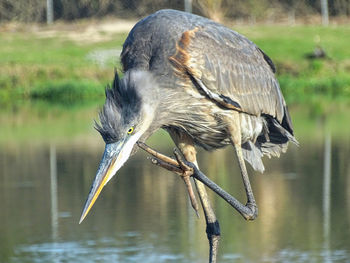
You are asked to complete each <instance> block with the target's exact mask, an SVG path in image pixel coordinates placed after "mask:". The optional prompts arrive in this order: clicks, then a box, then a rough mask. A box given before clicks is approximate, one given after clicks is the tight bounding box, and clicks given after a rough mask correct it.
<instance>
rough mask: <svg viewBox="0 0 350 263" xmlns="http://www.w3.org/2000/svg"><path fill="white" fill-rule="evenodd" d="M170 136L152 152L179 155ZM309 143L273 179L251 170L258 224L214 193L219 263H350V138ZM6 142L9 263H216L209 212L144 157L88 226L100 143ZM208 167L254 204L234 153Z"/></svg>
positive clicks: (2, 189)
mask: <svg viewBox="0 0 350 263" xmlns="http://www.w3.org/2000/svg"><path fill="white" fill-rule="evenodd" d="M75 125H77V124H75ZM10 128H11V127H10ZM10 128H9V127H7V128H6V129H7V130H8V131H9V130H11V129H10ZM49 128H50V127H47V129H48V130H49ZM41 132H43V131H41ZM67 136H68V135H67ZM159 136H160V137H161V140H160V141H161V143H160V144H161V145H159V143H158V144H157V141H159V140H158V139H153V140H151V142H150V144H152V145H153V146H155V147H156V148H159V149H161V150H162V151H163V152H166V153H168V154H170V153H171V151H172V147H173V146H172V144H171V143H170V139H168V138H167V137H166V136H165V135H159ZM298 139H299V141H300V143H301V146H300V147H299V148H298V147H296V146H291V147H289V150H288V152H287V153H286V154H284V155H282V156H281V158H279V159H277V158H273V159H268V158H265V159H264V163H265V166H266V172H265V174H263V175H261V174H259V173H254V172H253V171H252V170H251V169H250V168H249V173H250V175H251V182H252V187H253V190H254V193H255V197H256V200H257V203H258V206H259V217H258V218H257V220H256V221H253V222H246V221H245V220H243V219H242V217H241V216H240V215H239V214H238V213H237V212H236V211H234V210H233V209H232V208H231V207H230V206H229V205H228V204H227V203H225V202H224V201H223V200H222V199H220V198H219V197H217V196H215V195H214V194H213V193H210V198H211V200H212V201H213V205H214V207H215V211H216V214H217V217H218V220H219V222H220V225H221V231H222V238H221V244H220V249H219V262H350V162H349V160H350V143H349V142H350V135H345V136H341V137H339V136H335V135H332V134H329V133H325V132H319V133H318V136H315V138H313V136H308V137H305V138H304V137H303V136H302V137H298ZM2 141H3V142H2V143H1V146H0V200H1V202H0V211H1V212H0V262H6V263H7V262H8V263H17V262H28V263H29V262H33V263H37V262H206V261H207V257H208V256H207V252H208V242H207V238H206V234H205V223H204V216H203V214H202V213H201V214H200V218H199V219H198V218H197V217H196V215H195V213H194V212H193V210H192V208H191V206H190V204H189V201H188V198H187V193H186V191H185V187H184V184H183V182H182V180H181V179H180V178H179V177H178V176H176V175H174V174H172V173H170V172H168V171H165V170H162V169H161V168H158V167H155V166H152V164H150V163H149V161H148V160H147V159H146V155H145V154H144V153H142V152H138V153H137V154H136V155H135V156H133V157H132V158H131V159H130V160H129V162H128V163H127V164H126V165H125V166H124V167H123V168H122V169H121V170H120V172H119V173H118V175H117V176H116V177H115V178H114V179H113V180H111V181H110V183H109V184H108V185H107V186H106V187H105V188H104V190H103V192H102V194H101V196H100V197H99V199H98V200H97V202H96V204H95V205H94V207H93V209H92V210H91V212H90V214H89V215H88V217H87V218H86V219H85V221H84V222H83V223H82V224H81V225H79V224H78V221H79V218H80V214H81V211H82V208H83V205H84V202H85V199H86V197H87V195H88V191H89V188H90V185H91V183H92V180H93V177H94V175H95V172H96V169H97V166H98V163H99V161H100V157H101V155H102V152H103V142H102V140H101V139H100V138H99V135H98V134H97V133H95V132H91V130H89V131H88V132H87V134H78V135H75V136H69V139H67V140H64V139H63V140H62V139H61V140H50V138H47V137H45V139H43V140H42V141H41V140H40V139H35V140H28V139H27V140H20V141H16V140H10V141H8V142H4V141H5V140H4V138H3V139H2ZM198 159H199V164H200V167H201V169H202V171H203V172H205V173H206V174H207V175H208V176H209V177H210V178H211V179H212V180H214V181H215V182H216V183H218V184H219V185H221V186H222V187H223V188H224V189H225V190H227V191H228V192H230V193H232V194H233V195H234V196H236V197H237V198H239V199H240V200H242V201H243V202H244V201H245V196H244V192H243V186H242V181H241V178H240V175H239V172H238V167H237V164H236V160H235V157H234V153H233V151H232V149H225V150H219V151H216V152H212V153H207V152H203V151H200V152H199V156H198Z"/></svg>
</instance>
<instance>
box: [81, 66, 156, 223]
mask: <svg viewBox="0 0 350 263" xmlns="http://www.w3.org/2000/svg"><path fill="white" fill-rule="evenodd" d="M156 87H157V86H156V83H155V81H154V79H153V78H152V75H151V74H150V73H149V72H145V71H128V72H126V73H125V75H124V77H123V78H122V79H121V80H119V78H118V74H117V73H116V74H115V79H114V82H113V87H112V88H109V87H108V88H107V89H106V102H105V104H104V106H103V109H102V110H101V112H100V115H99V117H100V124H97V123H96V126H95V127H96V129H97V130H98V131H99V132H100V134H101V136H102V138H103V140H104V141H105V143H106V146H105V151H104V154H103V157H102V160H101V163H100V165H99V168H98V170H97V174H96V177H95V180H94V182H93V184H92V186H91V190H90V193H89V196H88V199H87V200H86V203H85V207H84V210H83V213H82V215H81V218H80V223H81V222H82V221H83V220H84V218H85V216H86V215H87V214H88V212H89V211H90V209H91V207H92V206H93V204H94V203H95V201H96V199H97V197H98V196H99V194H100V193H101V191H102V188H103V187H104V186H105V185H106V184H107V182H108V181H109V180H110V179H111V178H112V177H113V176H114V175H115V174H116V172H117V171H118V170H119V169H120V167H122V165H123V164H124V163H125V162H126V161H127V160H128V158H129V157H130V155H131V154H132V153H134V152H135V151H136V148H137V147H136V142H137V141H138V140H140V139H142V140H145V139H146V138H147V137H148V136H149V135H151V133H152V132H154V131H155V129H156V126H155V125H154V122H153V120H154V115H155V110H156V108H157V103H158V94H157V92H158V89H157V88H156Z"/></svg>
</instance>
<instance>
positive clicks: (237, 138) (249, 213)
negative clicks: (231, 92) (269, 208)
mask: <svg viewBox="0 0 350 263" xmlns="http://www.w3.org/2000/svg"><path fill="white" fill-rule="evenodd" d="M235 114H236V115H235V118H234V120H231V122H228V131H229V133H230V140H231V143H232V145H233V147H234V148H235V151H236V156H237V159H238V164H239V168H240V170H241V175H242V179H243V184H244V189H245V191H246V195H247V204H246V205H245V206H244V208H243V209H238V211H239V212H240V213H241V214H242V215H243V217H244V218H245V219H247V220H254V219H255V218H256V217H257V216H258V207H257V205H256V202H255V198H254V194H253V190H252V187H251V185H250V181H249V176H248V172H247V168H246V166H245V162H244V158H243V153H242V146H241V144H242V143H241V142H242V135H241V128H240V124H239V116H238V115H239V113H237V112H236V113H235ZM236 209H237V208H236Z"/></svg>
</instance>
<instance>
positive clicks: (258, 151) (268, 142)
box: [242, 117, 299, 173]
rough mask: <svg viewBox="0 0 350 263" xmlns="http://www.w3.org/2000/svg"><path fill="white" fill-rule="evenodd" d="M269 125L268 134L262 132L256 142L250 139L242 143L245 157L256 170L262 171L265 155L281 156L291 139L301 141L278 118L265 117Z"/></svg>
mask: <svg viewBox="0 0 350 263" xmlns="http://www.w3.org/2000/svg"><path fill="white" fill-rule="evenodd" d="M265 120H266V125H267V130H268V133H267V136H266V134H261V135H260V136H259V137H258V138H257V140H256V142H255V143H253V142H252V141H248V142H246V143H244V144H243V145H242V151H243V156H244V159H245V160H246V161H247V162H248V163H249V164H250V165H251V166H252V167H253V169H254V170H256V171H259V172H261V173H263V172H264V170H265V167H264V164H263V162H262V160H261V158H262V157H263V156H264V155H267V156H268V157H269V158H270V157H271V156H275V157H279V156H280V154H281V153H285V152H286V151H287V148H288V142H289V141H291V142H293V143H294V144H296V145H299V142H298V141H297V140H296V139H295V137H294V136H293V135H292V134H291V133H290V132H289V129H288V130H287V129H285V128H284V127H283V126H282V125H281V124H280V123H279V122H278V121H277V120H276V119H274V118H272V117H265Z"/></svg>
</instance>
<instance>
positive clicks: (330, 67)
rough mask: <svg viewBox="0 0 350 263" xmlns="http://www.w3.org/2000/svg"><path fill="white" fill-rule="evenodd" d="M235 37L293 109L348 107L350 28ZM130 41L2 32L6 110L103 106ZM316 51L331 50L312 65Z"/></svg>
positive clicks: (261, 31) (0, 67)
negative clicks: (247, 44) (268, 70)
mask: <svg viewBox="0 0 350 263" xmlns="http://www.w3.org/2000/svg"><path fill="white" fill-rule="evenodd" d="M235 30H237V31H238V32H240V33H242V34H244V35H246V36H247V37H248V38H250V39H251V40H253V41H254V42H255V43H257V44H258V45H259V46H260V47H261V48H262V49H263V50H264V51H265V52H266V53H267V54H268V55H269V56H270V57H271V58H272V59H273V61H274V62H275V64H276V66H277V74H278V79H279V81H280V83H281V88H282V90H283V93H284V95H285V97H286V100H287V101H288V103H289V104H291V105H300V104H301V105H307V106H308V107H310V108H311V109H312V112H314V113H315V114H318V113H320V114H324V113H327V112H328V111H330V110H332V109H333V108H334V105H338V104H339V103H340V104H345V105H348V106H350V105H349V104H350V102H349V101H350V74H349V73H350V49H349V48H348V44H349V43H350V27H348V26H338V27H328V28H324V27H319V26H295V27H288V26H277V25H268V26H267V25H264V26H249V27H248V26H244V27H242V26H241V27H238V28H235ZM100 34H101V35H103V34H107V33H104V32H100ZM126 35H127V33H113V34H112V35H109V36H108V37H105V38H102V39H101V40H99V41H88V40H85V41H76V40H72V39H69V38H67V37H66V36H65V33H64V32H59V31H57V32H55V33H53V34H50V35H45V34H38V32H34V31H32V32H29V33H25V32H18V31H16V30H15V31H14V32H13V31H6V30H5V31H3V32H0V46H1V49H0V104H1V106H2V107H12V106H13V105H14V104H20V103H21V101H28V100H31V101H40V100H44V101H47V102H49V103H51V104H62V105H73V104H81V103H86V102H89V101H90V102H96V104H97V103H101V102H102V101H103V96H104V87H105V86H106V85H107V84H108V83H109V82H110V81H111V80H112V78H113V68H114V67H115V66H117V67H119V64H118V59H119V58H118V55H119V53H120V50H121V46H122V43H123V41H124V40H125V38H126ZM316 46H320V47H322V48H323V49H324V50H325V51H326V53H327V57H326V58H325V59H308V58H307V55H308V54H311V53H312V52H313V50H314V48H315V47H316ZM101 59H102V62H101Z"/></svg>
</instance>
